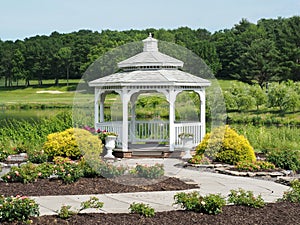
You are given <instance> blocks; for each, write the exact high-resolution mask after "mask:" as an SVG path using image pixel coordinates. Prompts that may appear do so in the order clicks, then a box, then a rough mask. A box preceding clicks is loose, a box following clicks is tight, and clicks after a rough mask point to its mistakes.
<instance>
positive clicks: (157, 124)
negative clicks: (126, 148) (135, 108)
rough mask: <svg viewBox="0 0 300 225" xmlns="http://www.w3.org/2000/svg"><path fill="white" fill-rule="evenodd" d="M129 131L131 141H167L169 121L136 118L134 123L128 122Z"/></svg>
mask: <svg viewBox="0 0 300 225" xmlns="http://www.w3.org/2000/svg"><path fill="white" fill-rule="evenodd" d="M129 131H130V132H129V134H130V135H129V138H130V140H131V142H132V143H136V142H150V141H151V142H167V141H169V121H163V120H148V121H141V120H137V121H135V123H130V125H129Z"/></svg>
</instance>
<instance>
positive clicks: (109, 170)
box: [92, 162, 126, 178]
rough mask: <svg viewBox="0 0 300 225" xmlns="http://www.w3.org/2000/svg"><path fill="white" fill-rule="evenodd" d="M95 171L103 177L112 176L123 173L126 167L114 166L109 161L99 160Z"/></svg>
mask: <svg viewBox="0 0 300 225" xmlns="http://www.w3.org/2000/svg"><path fill="white" fill-rule="evenodd" d="M92 168H94V167H92ZM96 171H97V172H98V173H99V174H100V175H101V176H103V177H106V178H113V177H117V176H121V175H123V174H124V173H125V171H126V168H125V167H124V166H115V165H112V164H110V163H106V162H101V163H100V165H99V167H98V168H97V169H96Z"/></svg>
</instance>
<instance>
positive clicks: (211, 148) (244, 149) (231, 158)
mask: <svg viewBox="0 0 300 225" xmlns="http://www.w3.org/2000/svg"><path fill="white" fill-rule="evenodd" d="M203 154H205V155H206V156H207V157H209V158H211V159H212V160H215V161H219V162H223V163H228V164H232V165H234V164H237V163H238V162H243V161H248V162H254V161H256V157H255V153H254V149H253V147H252V146H251V145H250V143H249V141H248V140H247V139H246V138H245V137H244V136H243V135H239V134H238V133H236V132H235V131H234V130H233V129H231V128H230V127H229V126H227V125H226V126H222V127H218V128H216V129H214V130H213V131H212V132H211V133H207V134H206V135H205V137H204V139H203V140H202V141H201V143H200V144H199V145H198V146H197V147H196V155H203Z"/></svg>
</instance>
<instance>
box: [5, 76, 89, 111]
mask: <svg viewBox="0 0 300 225" xmlns="http://www.w3.org/2000/svg"><path fill="white" fill-rule="evenodd" d="M78 82H79V80H69V86H67V85H66V81H61V82H60V85H59V86H53V82H50V81H47V82H46V81H45V82H44V86H43V87H38V86H30V87H27V88H25V87H14V88H3V87H2V88H0V105H4V104H5V105H14V104H17V105H18V104H22V105H24V104H29V105H30V104H49V105H72V104H73V100H74V96H75V91H76V88H77V84H78ZM32 83H34V82H32ZM90 97H91V95H90V94H80V93H76V98H80V99H89V98H90Z"/></svg>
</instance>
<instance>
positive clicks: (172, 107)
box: [168, 90, 176, 151]
mask: <svg viewBox="0 0 300 225" xmlns="http://www.w3.org/2000/svg"><path fill="white" fill-rule="evenodd" d="M168 101H169V107H170V108H169V126H170V128H169V129H170V131H169V132H170V134H169V135H170V143H169V144H170V151H174V149H175V140H176V139H175V101H176V93H175V91H174V90H170V92H169V96H168Z"/></svg>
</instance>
